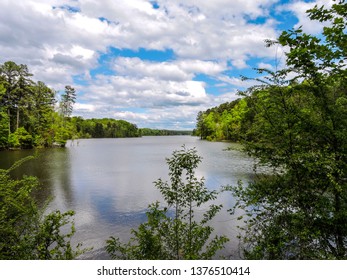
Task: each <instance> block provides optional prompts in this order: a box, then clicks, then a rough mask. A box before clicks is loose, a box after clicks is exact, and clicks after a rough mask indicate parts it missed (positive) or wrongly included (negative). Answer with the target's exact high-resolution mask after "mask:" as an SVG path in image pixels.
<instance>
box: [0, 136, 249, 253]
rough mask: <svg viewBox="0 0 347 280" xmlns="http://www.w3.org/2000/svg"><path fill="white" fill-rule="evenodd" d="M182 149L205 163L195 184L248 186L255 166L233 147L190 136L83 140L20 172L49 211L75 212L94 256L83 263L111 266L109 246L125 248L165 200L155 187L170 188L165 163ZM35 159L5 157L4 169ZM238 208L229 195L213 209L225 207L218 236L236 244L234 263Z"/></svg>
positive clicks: (43, 153)
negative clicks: (34, 183) (36, 186)
mask: <svg viewBox="0 0 347 280" xmlns="http://www.w3.org/2000/svg"><path fill="white" fill-rule="evenodd" d="M183 144H185V145H186V147H187V148H192V147H196V149H197V151H198V154H199V155H200V156H202V157H203V161H202V163H201V164H200V166H199V168H198V170H197V172H196V176H197V177H198V178H200V177H204V178H205V183H206V187H207V188H209V189H211V190H213V189H219V188H220V187H221V186H222V185H228V184H229V185H230V184H236V183H237V181H238V180H240V179H241V180H243V181H248V180H250V178H251V174H252V167H253V160H252V159H250V158H249V157H247V156H245V155H244V154H243V153H241V152H239V151H237V150H231V151H226V150H225V149H226V148H228V147H229V146H230V145H231V144H228V143H211V142H206V141H201V140H199V138H196V137H191V136H162V137H160V136H157V137H142V138H126V139H125V138H123V139H82V140H79V141H78V142H76V141H75V143H71V142H68V143H67V146H66V148H65V149H43V150H39V151H38V158H37V159H34V160H31V161H29V162H26V163H25V164H23V166H21V167H20V168H19V169H18V170H16V174H15V175H17V176H21V175H22V174H27V175H35V176H37V177H39V179H40V181H41V183H42V186H43V187H42V191H41V192H40V197H41V199H42V200H44V199H46V198H47V197H52V202H51V203H50V205H49V209H48V210H54V209H59V210H61V211H66V210H74V211H75V212H76V215H75V223H76V234H75V236H74V243H78V242H83V244H84V245H85V246H86V247H89V246H92V247H93V248H94V249H93V251H92V252H90V253H88V255H87V256H84V257H85V258H92V259H107V258H108V256H107V254H105V253H104V250H103V248H104V246H105V240H106V239H108V238H109V236H110V235H117V236H119V237H120V238H121V240H123V241H127V240H128V238H129V236H130V235H129V233H130V230H131V228H136V227H137V226H138V225H139V224H140V223H141V222H144V221H145V220H146V215H145V212H146V209H147V206H148V205H149V204H150V203H152V202H155V201H156V200H159V201H162V197H161V195H160V193H159V191H158V190H156V188H155V186H154V184H153V182H154V181H155V180H157V179H158V178H162V179H165V180H168V179H169V178H168V175H167V173H168V167H167V165H166V161H165V158H167V157H170V156H171V155H172V152H173V151H174V150H177V149H180V148H181V146H182V145H183ZM34 153H35V152H34V151H12V152H10V151H5V152H0V168H8V167H9V166H11V164H13V163H14V162H15V161H16V160H18V159H20V158H22V157H24V156H26V155H31V154H34ZM234 202H235V201H234V200H233V198H232V197H231V195H230V194H228V193H224V194H222V195H220V196H219V198H218V201H217V202H215V203H218V204H219V203H222V204H223V205H224V208H223V211H222V212H221V213H220V214H219V215H218V216H217V217H216V218H215V221H214V222H213V226H214V227H215V233H216V234H225V235H227V236H229V238H230V239H231V241H230V242H229V243H228V244H227V246H226V249H225V250H223V252H221V254H223V255H225V256H227V257H229V258H233V259H237V258H239V256H238V240H237V239H236V235H237V232H238V231H237V228H236V217H235V216H231V215H229V214H228V213H227V209H229V208H231V207H232V206H233V204H234Z"/></svg>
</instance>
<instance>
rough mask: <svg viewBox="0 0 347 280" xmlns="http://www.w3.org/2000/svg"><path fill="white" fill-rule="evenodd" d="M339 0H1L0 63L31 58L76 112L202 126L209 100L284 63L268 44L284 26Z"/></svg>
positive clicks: (230, 94) (309, 27)
mask: <svg viewBox="0 0 347 280" xmlns="http://www.w3.org/2000/svg"><path fill="white" fill-rule="evenodd" d="M331 3H332V1H331V0H312V1H308V0H307V1H300V0H292V1H290V0H287V1H284V0H282V1H280V0H247V1H245V0H205V1H203V0H200V1H197V0H185V1H183V0H157V1H149V0H32V1H27V0H17V1H1V3H0V63H3V62H5V61H8V60H12V61H15V62H16V63H24V64H27V65H28V67H29V69H30V70H31V72H32V73H33V74H34V78H35V79H36V80H41V81H44V82H45V83H46V84H47V85H49V86H50V87H52V88H54V89H55V90H57V91H58V92H59V91H61V90H63V89H64V86H65V85H72V86H73V87H75V88H76V90H77V102H76V104H75V108H74V115H78V116H82V117H84V118H103V117H108V118H115V119H124V120H127V121H130V122H132V123H135V124H137V125H138V126H139V127H150V128H166V129H193V128H194V127H195V119H196V115H197V113H198V112H199V111H201V110H206V109H207V108H210V107H213V106H217V105H219V104H221V103H223V102H229V101H232V100H234V99H236V98H238V95H237V92H238V90H243V89H245V88H247V87H249V86H252V82H250V81H242V80H241V79H240V75H243V76H250V77H252V76H254V75H255V74H256V73H255V71H254V70H253V68H257V67H260V68H262V67H266V68H270V69H274V67H275V65H276V64H277V65H278V67H283V66H284V60H285V55H284V52H285V50H283V49H281V48H278V47H272V48H266V47H265V45H264V40H265V39H275V38H277V37H278V35H279V34H280V32H281V31H282V30H286V29H291V28H293V27H298V26H300V25H303V27H304V30H305V31H306V32H309V33H313V34H317V33H319V32H320V30H321V28H322V26H321V25H320V24H318V23H317V22H312V21H309V20H308V19H307V17H306V14H305V11H306V10H307V9H308V8H310V7H312V6H313V5H314V4H318V5H331Z"/></svg>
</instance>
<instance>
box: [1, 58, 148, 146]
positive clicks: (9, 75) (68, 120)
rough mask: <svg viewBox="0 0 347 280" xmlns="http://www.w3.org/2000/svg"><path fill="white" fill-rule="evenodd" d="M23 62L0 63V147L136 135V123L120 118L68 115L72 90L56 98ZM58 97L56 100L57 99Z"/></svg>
mask: <svg viewBox="0 0 347 280" xmlns="http://www.w3.org/2000/svg"><path fill="white" fill-rule="evenodd" d="M32 76H33V75H32V74H31V73H30V71H29V69H28V67H27V65H23V64H19V65H18V64H16V63H15V62H13V61H7V62H5V63H3V64H2V65H0V150H1V149H14V148H21V149H28V148H33V147H52V146H64V145H65V143H66V141H67V140H68V139H77V138H118V137H139V136H140V135H141V134H140V131H139V129H138V128H137V126H136V125H134V124H131V123H129V122H127V121H124V120H114V119H90V120H84V119H83V118H82V117H72V116H71V115H72V111H73V105H74V104H75V102H76V92H75V89H74V88H73V87H71V86H69V85H67V86H65V90H64V92H63V93H62V94H60V97H59V96H58V95H59V94H58V92H56V91H55V90H54V89H51V88H49V87H48V86H47V85H46V84H45V83H44V82H42V81H38V82H34V81H33V80H32ZM58 97H59V99H58Z"/></svg>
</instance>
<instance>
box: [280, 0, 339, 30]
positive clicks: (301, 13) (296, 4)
mask: <svg viewBox="0 0 347 280" xmlns="http://www.w3.org/2000/svg"><path fill="white" fill-rule="evenodd" d="M333 3H334V1H333V0H315V1H312V2H305V1H300V0H296V1H293V2H291V3H289V4H286V5H283V6H282V7H280V8H279V11H283V10H284V11H290V12H292V13H293V14H294V15H295V16H296V17H297V18H298V23H297V24H296V25H295V26H294V28H299V27H300V26H302V28H303V30H304V32H307V33H312V34H318V33H320V32H321V31H322V29H323V27H324V24H323V23H321V22H319V21H312V20H310V19H309V18H308V16H307V13H306V11H307V10H308V9H312V8H313V7H314V6H315V5H317V6H318V7H321V6H323V5H324V6H325V7H331V6H332V4H333Z"/></svg>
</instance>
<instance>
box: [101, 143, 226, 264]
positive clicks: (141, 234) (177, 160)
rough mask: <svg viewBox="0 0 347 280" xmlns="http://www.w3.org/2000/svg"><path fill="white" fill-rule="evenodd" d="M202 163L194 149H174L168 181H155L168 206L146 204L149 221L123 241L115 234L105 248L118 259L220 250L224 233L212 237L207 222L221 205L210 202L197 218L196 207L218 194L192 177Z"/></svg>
mask: <svg viewBox="0 0 347 280" xmlns="http://www.w3.org/2000/svg"><path fill="white" fill-rule="evenodd" d="M200 162H201V157H200V156H198V155H197V151H196V150H195V149H188V150H187V149H186V148H185V147H183V148H182V149H181V150H176V151H174V152H173V155H172V157H171V158H168V159H167V163H168V166H169V176H170V183H168V182H164V181H162V180H161V179H159V180H157V181H156V182H155V185H156V187H157V188H158V189H159V190H160V192H161V193H162V195H163V197H164V199H165V201H166V203H167V206H166V207H164V208H160V204H159V203H158V202H156V203H154V204H152V205H150V206H149V210H148V211H147V218H148V221H147V222H145V223H143V224H141V225H140V226H139V228H138V229H137V230H132V234H133V237H132V238H131V239H130V241H129V242H128V243H126V244H123V243H121V242H120V240H119V239H118V238H116V237H111V238H110V239H109V240H107V247H106V248H107V251H108V253H109V254H110V255H111V256H112V257H113V258H120V259H210V258H212V257H214V256H215V254H216V253H217V251H218V250H219V249H222V248H223V246H224V244H225V242H227V241H228V239H227V238H226V237H225V236H215V237H213V238H211V234H212V232H213V228H212V227H211V226H209V225H208V222H209V221H210V220H211V219H213V217H215V215H216V214H217V213H218V212H219V211H220V209H221V207H222V206H221V205H209V206H208V210H207V211H206V212H204V214H203V215H202V218H201V219H200V220H199V219H198V218H197V217H195V212H194V210H195V209H199V208H200V207H202V206H203V205H205V204H209V202H211V201H212V200H214V199H215V198H216V196H217V193H216V192H215V191H209V190H207V189H206V188H205V186H204V180H203V179H200V180H198V179H197V178H196V177H195V169H196V168H197V166H198V164H199V163H200Z"/></svg>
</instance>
